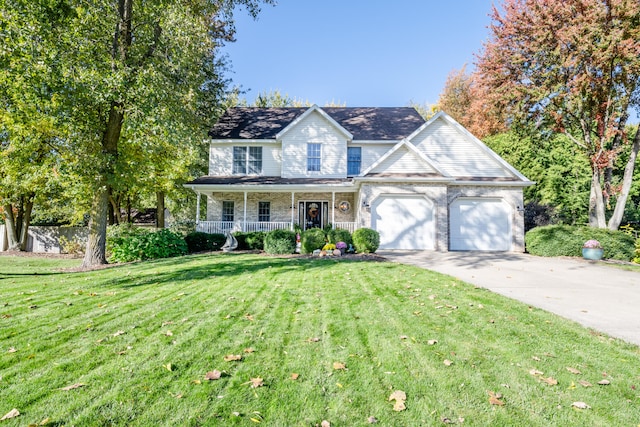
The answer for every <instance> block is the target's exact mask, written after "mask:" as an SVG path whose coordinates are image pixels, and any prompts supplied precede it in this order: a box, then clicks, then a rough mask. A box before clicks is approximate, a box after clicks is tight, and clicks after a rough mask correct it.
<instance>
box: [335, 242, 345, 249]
mask: <svg viewBox="0 0 640 427" xmlns="http://www.w3.org/2000/svg"><path fill="white" fill-rule="evenodd" d="M336 249H347V244H346V243H345V242H338V243H336Z"/></svg>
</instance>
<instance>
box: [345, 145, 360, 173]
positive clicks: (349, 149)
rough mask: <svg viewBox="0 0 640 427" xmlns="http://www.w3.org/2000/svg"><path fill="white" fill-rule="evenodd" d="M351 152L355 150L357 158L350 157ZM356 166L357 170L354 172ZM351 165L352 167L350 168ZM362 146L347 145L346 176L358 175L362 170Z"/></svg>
mask: <svg viewBox="0 0 640 427" xmlns="http://www.w3.org/2000/svg"><path fill="white" fill-rule="evenodd" d="M352 152H357V153H358V156H357V159H355V158H352V156H351V154H352ZM356 166H357V172H354V170H355V167H356ZM352 167H353V169H352ZM361 168H362V147H347V176H356V175H360V171H361V170H362V169H361Z"/></svg>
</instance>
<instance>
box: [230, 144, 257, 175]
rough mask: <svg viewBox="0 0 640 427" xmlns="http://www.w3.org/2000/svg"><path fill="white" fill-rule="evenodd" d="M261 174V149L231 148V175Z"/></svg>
mask: <svg viewBox="0 0 640 427" xmlns="http://www.w3.org/2000/svg"><path fill="white" fill-rule="evenodd" d="M261 173H262V147H233V174H234V175H238V174H240V175H259V174H261Z"/></svg>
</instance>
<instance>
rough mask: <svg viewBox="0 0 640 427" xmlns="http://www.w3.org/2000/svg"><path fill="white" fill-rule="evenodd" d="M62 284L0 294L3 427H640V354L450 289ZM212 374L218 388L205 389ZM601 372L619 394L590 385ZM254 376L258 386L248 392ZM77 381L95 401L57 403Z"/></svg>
mask: <svg viewBox="0 0 640 427" xmlns="http://www.w3.org/2000/svg"><path fill="white" fill-rule="evenodd" d="M1 263H2V259H1V258H0V266H1ZM0 270H2V269H1V268H0ZM39 272H42V270H39ZM42 276H44V275H42ZM51 277H55V279H51V280H48V281H47V282H46V286H44V283H43V282H42V281H40V279H41V275H38V276H29V275H22V276H20V277H19V278H14V277H12V278H11V279H10V280H11V281H12V285H11V286H10V287H9V290H7V289H5V288H0V307H2V303H3V302H5V301H8V302H9V303H10V305H9V306H5V307H3V308H4V310H7V309H9V310H12V311H13V313H15V316H13V317H10V318H2V319H0V327H1V329H2V333H0V345H1V346H2V347H1V348H2V349H3V350H7V349H8V348H9V347H11V346H14V347H15V348H17V349H18V351H17V352H15V353H9V352H5V351H3V352H2V353H1V354H0V376H2V379H1V380H0V412H3V413H6V412H8V411H9V410H10V409H11V408H13V407H16V408H18V409H19V410H20V411H21V412H22V414H23V415H21V417H19V418H18V419H16V420H13V421H6V422H4V423H6V425H24V424H29V423H37V422H39V421H40V420H42V419H44V418H49V419H50V420H52V422H55V423H57V424H65V425H72V424H74V425H96V426H98V425H141V426H142V425H255V424H256V422H255V421H252V420H251V419H252V418H253V419H254V420H256V421H260V422H261V423H264V425H276V426H278V425H283V426H285V425H286V426H309V425H316V424H319V422H320V421H321V420H323V419H327V420H330V421H331V422H332V425H354V426H358V425H369V424H368V422H367V417H369V416H375V417H376V418H377V419H378V420H379V421H380V424H381V425H393V426H396V425H440V424H441V423H442V419H444V417H446V418H449V419H451V420H454V421H456V420H458V418H459V417H463V418H465V421H464V424H465V425H488V424H491V425H514V423H517V424H522V423H524V424H527V425H540V426H544V425H558V424H566V425H577V424H582V425H637V424H638V415H637V412H638V411H637V403H638V393H637V391H635V390H634V389H633V388H632V386H634V385H635V383H637V382H640V381H638V379H640V372H638V371H637V366H640V363H638V362H640V353H639V352H638V348H637V347H635V346H631V345H628V344H624V343H622V342H620V341H618V340H610V339H608V338H606V337H602V336H599V335H597V334H591V333H589V332H588V331H586V330H585V329H583V328H581V327H579V326H577V325H575V324H573V323H570V322H567V321H564V320H562V319H560V318H558V317H557V316H553V315H550V314H548V313H545V312H543V311H541V310H537V309H533V308H530V307H528V306H526V305H524V304H519V303H515V302H513V301H511V300H507V299H505V298H502V297H500V296H497V295H494V294H491V293H489V292H487V291H485V290H482V289H477V288H474V287H472V286H469V285H466V284H464V283H462V282H459V281H457V280H455V279H452V278H450V277H447V276H442V275H439V274H435V273H431V272H427V271H422V270H418V269H415V268H411V267H406V266H402V265H395V264H391V263H381V262H353V261H350V260H346V259H341V260H338V261H336V260H335V259H318V258H297V257H286V258H277V257H268V256H257V255H239V254H231V255H229V254H215V255H208V254H207V255H197V256H189V257H182V258H176V259H171V260H162V261H157V262H150V263H136V264H130V265H125V266H119V267H115V268H108V269H105V270H101V271H94V272H89V273H72V274H62V275H51ZM3 280H4V279H3ZM38 284H40V287H38ZM34 290H36V291H37V292H35V293H34V294H33V295H36V297H33V296H32V295H31V294H29V292H32V291H34ZM21 293H22V294H21ZM75 293H78V294H77V295H76V294H75ZM26 298H33V299H31V300H29V301H24V299H26ZM36 299H37V304H38V305H39V306H38V308H35V309H28V306H27V304H30V303H32V301H34V300H36ZM69 301H71V302H72V303H73V305H71V306H68V305H66V302H69ZM14 304H15V305H14ZM14 310H15V311H14ZM164 322H172V323H168V324H165V325H164V326H163V323H164ZM58 326H60V327H61V328H58ZM169 330H170V331H171V334H170V335H169V334H167V331H169ZM118 331H123V332H124V333H123V334H118ZM114 335H117V336H114ZM314 338H317V339H318V340H315V339H314ZM432 339H435V340H437V341H438V342H437V343H433V344H432V345H431V344H429V343H428V341H429V340H432ZM129 347H130V348H129ZM249 347H251V348H252V349H253V350H254V351H253V352H252V353H244V352H243V350H244V349H245V348H249ZM119 352H124V353H122V354H118V353H119ZM31 354H33V356H32V357H30V355H31ZM225 354H242V355H243V360H242V361H239V362H225V361H224V360H223V357H224V355H225ZM534 357H535V358H536V360H534V359H533V358H534ZM445 359H449V360H451V361H452V362H453V364H452V365H451V366H446V365H445V364H444V363H443V362H444V360H445ZM333 362H343V363H345V365H346V367H347V369H346V370H334V369H333V366H332V364H333ZM168 364H171V370H169V369H167V366H168ZM567 366H574V367H576V368H579V369H580V370H581V371H582V374H580V375H576V374H572V373H570V372H569V371H567V370H566V367H567ZM531 368H538V369H540V370H541V371H544V372H545V374H544V376H545V377H547V376H553V377H554V378H557V379H558V381H559V384H558V385H557V386H549V385H547V384H545V383H544V382H542V381H541V380H540V377H539V376H534V375H531V374H530V373H529V370H530V369H531ZM212 369H218V370H221V371H224V373H225V375H224V376H223V377H222V378H221V379H220V380H217V381H210V382H207V381H204V374H205V373H206V372H207V371H209V370H212ZM292 373H298V374H299V375H300V376H299V378H298V379H296V380H293V379H291V374H292ZM604 373H606V375H607V378H610V379H611V380H612V382H611V385H609V386H597V384H596V383H597V381H598V380H599V379H601V378H603V374H604ZM255 377H261V378H263V379H264V383H265V385H264V386H263V387H258V388H251V387H250V384H249V380H250V379H251V378H255ZM580 379H587V380H589V381H590V382H591V383H593V384H594V387H583V386H581V385H579V384H577V381H578V380H580ZM75 382H82V383H85V384H86V386H85V387H82V388H79V389H76V390H70V391H62V390H58V389H59V388H61V387H64V386H67V385H70V384H73V383H75ZM396 389H402V390H404V391H405V392H406V393H407V395H408V401H407V408H408V409H407V410H406V411H403V412H400V413H396V412H394V411H393V410H392V409H391V407H392V403H390V402H388V401H387V398H388V396H389V394H390V393H391V391H393V390H396ZM487 391H495V392H501V393H503V394H504V395H505V397H504V398H503V400H504V401H505V402H506V404H505V406H504V407H495V406H492V405H490V404H489V402H488V397H489V396H488V394H487ZM573 401H584V402H587V403H588V404H589V405H590V406H591V407H592V408H591V409H589V410H577V409H572V408H571V403H572V402H573ZM5 406H7V407H8V408H5ZM5 409H6V410H5ZM0 415H1V414H0ZM634 423H635V424H634Z"/></svg>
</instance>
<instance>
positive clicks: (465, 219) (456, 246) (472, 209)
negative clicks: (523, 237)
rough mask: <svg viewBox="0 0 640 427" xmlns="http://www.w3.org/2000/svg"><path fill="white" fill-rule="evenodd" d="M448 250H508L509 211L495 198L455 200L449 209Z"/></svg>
mask: <svg viewBox="0 0 640 427" xmlns="http://www.w3.org/2000/svg"><path fill="white" fill-rule="evenodd" d="M449 215H450V217H449V221H450V227H449V233H450V237H449V239H450V242H449V245H450V250H452V251H456V250H461V251H465V250H467V251H472V250H476V251H508V250H510V249H511V219H510V218H511V212H510V208H509V206H508V205H507V204H506V203H504V202H502V201H500V200H497V199H491V200H479V199H463V200H456V201H454V202H453V203H452V204H451V207H450V209H449Z"/></svg>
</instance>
